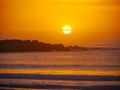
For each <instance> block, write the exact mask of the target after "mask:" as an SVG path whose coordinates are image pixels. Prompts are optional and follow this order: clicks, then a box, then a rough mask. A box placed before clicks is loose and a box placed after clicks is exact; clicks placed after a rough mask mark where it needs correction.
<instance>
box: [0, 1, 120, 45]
mask: <svg viewBox="0 0 120 90" xmlns="http://www.w3.org/2000/svg"><path fill="white" fill-rule="evenodd" d="M0 4H1V5H0V12H1V14H0V39H25V40H26V39H30V40H34V39H36V40H39V41H43V42H49V43H63V44H64V45H82V46H89V45H93V46H94V45H99V44H100V45H111V44H112V45H119V42H118V41H119V38H120V25H119V23H120V1H119V0H0ZM64 25H70V26H71V27H72V33H71V34H69V35H65V34H63V32H62V30H61V28H62V27H63V26H64Z"/></svg>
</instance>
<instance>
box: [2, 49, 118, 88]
mask: <svg viewBox="0 0 120 90" xmlns="http://www.w3.org/2000/svg"><path fill="white" fill-rule="evenodd" d="M119 86H120V50H88V51H67V52H56V51H54V52H9V53H0V88H1V89H6V90H8V89H13V90H14V89H15V90H17V89H21V90H23V89H25V90H26V88H27V90H32V89H56V90H58V89H60V90H61V89H62V90H64V89H78V90H84V89H85V90H87V89H88V90H96V88H101V89H102V90H104V89H105V90H107V89H106V87H109V88H108V89H109V90H119V89H120V87H119ZM101 89H100V90H101Z"/></svg>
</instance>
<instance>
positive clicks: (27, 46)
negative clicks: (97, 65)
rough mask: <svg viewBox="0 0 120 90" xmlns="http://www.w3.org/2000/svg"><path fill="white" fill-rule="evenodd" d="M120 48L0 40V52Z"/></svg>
mask: <svg viewBox="0 0 120 90" xmlns="http://www.w3.org/2000/svg"><path fill="white" fill-rule="evenodd" d="M116 49H120V48H112V49H111V48H99V47H97V48H95V47H93V48H89V47H79V46H68V47H65V46H64V45H63V44H50V43H44V42H39V41H38V40H17V39H12V40H0V52H39V51H41V52H44V51H70V50H75V51H76V50H84V51H87V50H116Z"/></svg>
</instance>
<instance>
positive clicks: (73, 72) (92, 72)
mask: <svg viewBox="0 0 120 90" xmlns="http://www.w3.org/2000/svg"><path fill="white" fill-rule="evenodd" d="M0 73H19V74H51V75H99V76H107V75H109V76H110V75H112V76H120V71H102V70H42V69H39V70H38V69H36V70H34V69H17V70H16V69H1V70H0Z"/></svg>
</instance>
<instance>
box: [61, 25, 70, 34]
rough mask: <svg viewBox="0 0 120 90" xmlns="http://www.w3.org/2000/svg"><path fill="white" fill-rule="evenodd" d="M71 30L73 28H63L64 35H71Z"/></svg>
mask: <svg viewBox="0 0 120 90" xmlns="http://www.w3.org/2000/svg"><path fill="white" fill-rule="evenodd" d="M71 30H72V28H71V26H63V27H62V31H63V33H64V34H70V33H71Z"/></svg>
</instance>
